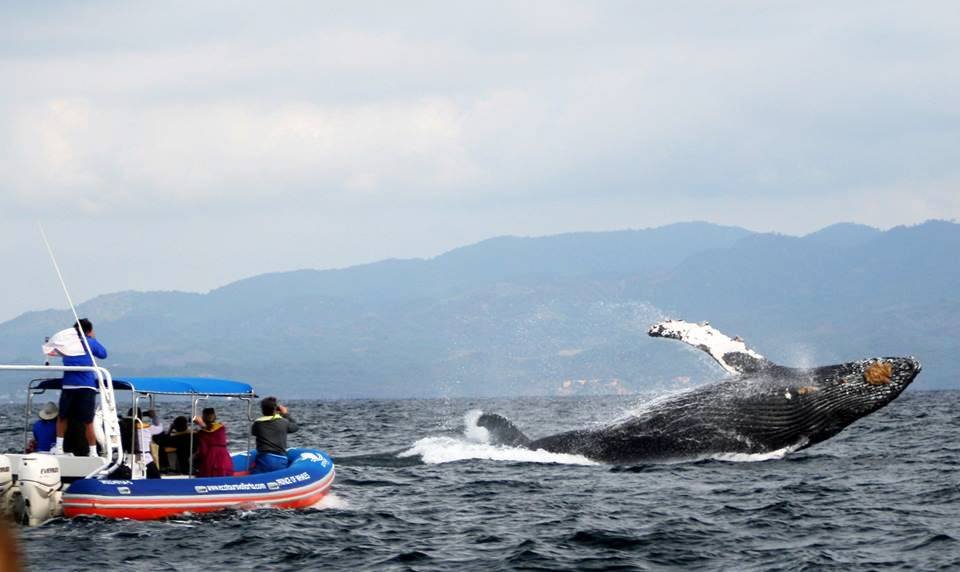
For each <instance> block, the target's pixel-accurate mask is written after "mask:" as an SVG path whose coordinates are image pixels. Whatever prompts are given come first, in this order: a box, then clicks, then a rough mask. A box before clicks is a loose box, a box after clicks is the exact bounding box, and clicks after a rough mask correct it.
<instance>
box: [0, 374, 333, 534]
mask: <svg viewBox="0 0 960 572" xmlns="http://www.w3.org/2000/svg"><path fill="white" fill-rule="evenodd" d="M51 370H52V371H66V370H74V371H93V372H95V373H96V375H97V378H98V384H99V388H100V395H99V400H98V401H99V405H98V407H99V409H98V416H97V419H96V420H95V422H94V423H95V429H96V432H97V436H98V442H99V444H100V445H99V450H100V451H101V452H102V453H101V456H98V457H87V456H72V455H53V454H46V453H30V454H26V453H24V454H20V453H7V454H3V455H0V512H6V513H9V514H11V515H12V516H13V517H14V518H15V520H17V521H18V522H21V523H23V524H29V525H36V524H41V523H43V522H44V521H46V520H48V519H50V518H54V517H57V516H61V515H62V516H66V517H78V516H99V517H105V518H129V519H136V520H152V519H160V518H168V517H172V516H178V515H185V514H199V513H209V512H213V511H220V510H226V509H249V508H256V507H275V508H287V509H299V508H307V507H310V506H313V505H315V504H316V503H317V502H319V501H320V500H321V499H322V498H323V497H324V496H325V495H327V494H328V492H329V491H330V487H331V485H332V484H333V480H334V475H335V470H334V464H333V461H332V460H331V458H330V457H329V455H327V453H326V452H324V451H321V450H319V449H309V448H291V449H288V450H287V459H288V462H289V463H288V466H287V467H286V468H285V469H279V470H276V471H271V472H266V473H255V474H251V473H250V470H249V469H250V467H252V465H253V463H252V461H253V459H254V458H255V456H256V451H255V450H252V449H251V447H250V443H249V439H248V442H247V447H246V448H245V449H244V450H243V451H241V452H239V453H234V454H233V455H231V459H232V461H233V468H234V476H231V477H207V478H201V477H195V476H193V473H194V471H193V461H192V459H193V454H192V453H193V451H192V447H193V445H192V443H193V440H192V439H191V440H190V443H191V450H190V455H189V459H190V465H189V467H186V468H183V467H181V473H183V474H164V475H162V476H161V478H159V479H157V478H154V479H148V478H146V470H145V464H144V462H143V460H142V458H141V457H142V455H141V454H139V453H138V452H136V451H130V450H125V447H124V443H127V444H128V446H127V447H126V449H130V448H131V447H130V446H129V443H132V442H136V438H137V436H136V435H133V434H132V435H129V437H130V439H127V438H126V437H127V436H126V435H122V434H121V431H122V430H121V426H120V422H119V418H118V415H117V403H116V393H115V391H122V390H126V391H129V392H130V396H131V409H132V410H134V411H138V410H139V409H138V401H139V400H140V399H143V398H147V399H149V401H150V407H151V408H152V406H153V402H154V399H155V397H156V396H162V395H167V396H178V397H179V398H180V401H181V402H183V398H186V399H188V400H189V408H190V410H191V412H192V413H193V416H194V417H195V416H196V413H197V406H198V403H199V402H200V401H205V400H208V399H211V398H217V397H219V398H227V399H230V400H239V401H240V402H241V403H245V404H246V409H247V417H248V419H250V420H251V421H252V419H253V416H252V406H253V400H254V399H256V397H257V395H256V393H255V392H254V390H253V388H252V387H251V386H250V385H249V384H246V383H243V382H238V381H232V380H223V379H209V378H186V377H162V378H161V377H157V378H146V377H137V378H123V379H116V380H114V379H113V378H112V376H111V374H110V372H109V371H108V370H106V369H105V368H103V367H82V366H74V367H69V366H16V365H0V372H3V371H34V372H36V371H44V372H50V371H51ZM60 382H61V380H60V379H52V378H46V377H43V378H39V379H33V380H31V381H30V382H29V384H28V390H27V406H26V422H25V423H24V443H25V446H26V443H27V440H28V433H29V427H30V422H31V419H33V418H34V414H33V401H34V398H35V397H36V396H39V395H42V394H44V393H45V392H47V391H51V390H59V389H60ZM131 427H132V426H131ZM131 431H132V429H131ZM118 475H121V476H118Z"/></svg>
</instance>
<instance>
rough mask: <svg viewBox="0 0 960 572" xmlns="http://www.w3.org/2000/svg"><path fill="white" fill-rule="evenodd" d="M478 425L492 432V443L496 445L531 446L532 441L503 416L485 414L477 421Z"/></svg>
mask: <svg viewBox="0 0 960 572" xmlns="http://www.w3.org/2000/svg"><path fill="white" fill-rule="evenodd" d="M477 425H479V426H480V427H483V428H484V429H486V430H487V431H489V432H490V441H491V443H493V444H494V445H509V446H511V447H526V446H527V445H529V444H530V439H529V438H528V437H527V436H526V435H524V434H523V432H522V431H520V430H519V429H517V426H516V425H514V424H513V423H512V422H511V421H509V420H508V419H507V418H506V417H504V416H502V415H497V414H496V413H484V414H483V415H481V416H480V418H479V419H477Z"/></svg>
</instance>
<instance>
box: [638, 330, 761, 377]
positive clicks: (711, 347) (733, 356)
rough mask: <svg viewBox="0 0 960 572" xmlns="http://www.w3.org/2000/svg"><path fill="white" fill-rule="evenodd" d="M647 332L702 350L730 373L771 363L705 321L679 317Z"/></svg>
mask: <svg viewBox="0 0 960 572" xmlns="http://www.w3.org/2000/svg"><path fill="white" fill-rule="evenodd" d="M647 334H649V335H650V336H651V337H654V338H669V339H672V340H680V341H681V342H684V343H686V344H689V345H691V346H693V347H695V348H697V349H699V350H703V351H704V352H706V353H707V354H709V355H710V357H712V358H713V359H715V360H717V363H719V364H720V366H721V367H722V368H723V369H725V370H727V371H728V372H730V373H733V374H744V373H751V372H755V371H759V370H761V369H764V368H766V367H769V366H770V365H772V364H771V362H770V361H769V360H767V358H765V357H763V356H762V355H760V354H758V353H757V352H755V351H753V350H751V349H750V348H748V347H747V344H745V343H744V342H743V340H742V339H740V338H739V337H737V338H731V337H730V336H728V335H726V334H724V333H723V332H721V331H720V330H718V329H716V328H714V327H712V326H710V324H709V322H704V323H702V324H695V323H692V322H685V321H683V320H663V321H661V322H657V323H656V324H654V325H652V326H650V329H649V330H647Z"/></svg>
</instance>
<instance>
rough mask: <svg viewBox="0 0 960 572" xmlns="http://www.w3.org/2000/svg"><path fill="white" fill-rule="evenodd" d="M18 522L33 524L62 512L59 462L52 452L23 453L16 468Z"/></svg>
mask: <svg viewBox="0 0 960 572" xmlns="http://www.w3.org/2000/svg"><path fill="white" fill-rule="evenodd" d="M17 483H18V485H19V489H20V490H19V494H17V495H15V503H14V505H15V506H14V514H15V516H16V519H17V522H20V523H22V524H28V525H30V526H35V525H38V524H41V523H43V522H45V521H47V520H50V519H51V518H53V517H55V516H60V515H61V514H63V498H62V492H61V490H60V488H61V487H60V463H58V462H57V458H56V457H55V456H53V455H24V456H23V457H20V465H19V467H18V468H17Z"/></svg>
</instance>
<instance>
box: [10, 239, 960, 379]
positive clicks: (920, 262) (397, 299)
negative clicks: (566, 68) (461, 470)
mask: <svg viewBox="0 0 960 572" xmlns="http://www.w3.org/2000/svg"><path fill="white" fill-rule="evenodd" d="M958 252H960V225H958V224H955V223H953V222H946V221H928V222H926V223H923V224H920V225H916V226H910V227H896V228H893V229H890V230H887V231H881V230H878V229H875V228H871V227H868V226H863V225H855V224H837V225H833V226H830V227H827V228H824V229H823V230H820V231H818V232H815V233H813V234H809V235H806V236H803V237H794V236H785V235H780V234H762V233H754V232H750V231H748V230H745V229H742V228H736V227H728V226H719V225H715V224H710V223H703V222H695V223H678V224H673V225H669V226H664V227H659V228H652V229H643V230H623V231H612V232H593V233H573V234H562V235H556V236H547V237H538V238H522V237H499V238H493V239H490V240H486V241H483V242H480V243H477V244H474V245H470V246H466V247H463V248H459V249H456V250H452V251H450V252H447V253H445V254H442V255H440V256H437V257H435V258H431V259H410V260H384V261H381V262H377V263H373V264H366V265H361V266H354V267H350V268H343V269H335V270H296V271H291V272H280V273H271V274H262V275H259V276H254V277H252V278H248V279H245V280H240V281H238V282H234V283H232V284H228V285H226V286H223V287H222V288H218V289H216V290H212V291H210V292H208V293H205V294H201V293H188V292H132V291H130V292H117V293H113V294H106V295H103V296H99V297H97V298H94V299H92V300H89V301H87V302H84V303H83V304H80V305H79V307H78V311H79V313H80V314H81V315H83V316H87V317H90V318H91V319H93V320H94V323H95V324H96V330H97V334H98V337H99V339H100V340H101V342H103V343H104V345H106V346H107V347H108V349H109V350H110V353H111V355H110V358H109V359H108V360H107V362H106V365H108V366H109V367H110V368H111V371H113V372H114V374H115V375H209V376H218V377H228V378H237V379H244V380H249V381H251V382H254V383H255V385H256V386H257V388H258V390H260V391H261V393H267V392H270V393H278V394H281V395H283V396H286V397H318V398H350V397H427V396H432V397H435V396H441V397H442V396H449V397H454V396H465V395H466V396H494V395H518V394H570V393H583V392H594V393H610V392H616V393H632V392H638V391H642V390H646V389H654V388H656V389H664V388H667V389H670V388H677V387H683V386H685V385H689V384H696V383H700V382H703V381H707V380H711V379H716V378H719V377H721V376H722V372H721V371H720V370H719V369H718V368H716V367H715V366H713V364H711V363H710V362H709V359H708V358H707V357H706V356H703V355H701V354H700V353H699V352H697V351H695V350H692V349H690V348H687V347H684V346H683V345H682V344H679V343H672V342H668V341H664V340H655V339H651V338H648V337H647V336H646V328H647V327H648V326H649V324H651V323H653V322H654V321H656V320H658V319H662V318H664V317H676V318H683V319H687V320H693V321H704V320H709V321H710V322H711V323H712V324H713V325H714V326H716V327H717V328H719V329H720V330H722V331H725V332H727V333H729V334H731V335H740V336H741V337H743V338H745V339H746V340H747V342H748V344H750V345H751V346H752V347H754V348H755V349H756V350H758V351H759V352H761V353H763V354H764V355H766V356H767V357H768V358H770V359H772V360H773V361H776V362H778V363H782V364H784V365H796V366H805V365H824V364H828V363H836V362H841V361H849V360H853V359H858V358H861V357H868V356H879V355H915V356H917V357H918V358H919V359H920V360H921V361H922V362H923V363H924V366H925V369H924V372H923V374H921V376H920V378H919V380H918V382H916V383H915V386H916V387H919V388H921V389H923V388H926V389H942V388H957V387H960V383H958V380H957V377H956V376H955V374H954V372H953V371H952V368H951V367H950V366H951V365H952V362H953V361H954V356H956V355H958V352H960V294H958V292H960V262H958V257H957V253H958ZM71 322H72V320H71V314H70V312H69V310H66V311H64V310H44V311H35V312H28V313H25V314H23V315H21V316H18V317H17V318H15V319H13V320H10V321H7V322H4V323H2V324H0V361H2V362H4V363H38V362H41V361H42V355H40V352H39V346H40V344H41V343H42V341H43V338H44V336H47V335H50V334H52V333H53V332H55V331H57V330H59V329H62V328H64V327H66V326H68V325H69V324H70V323H71Z"/></svg>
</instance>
